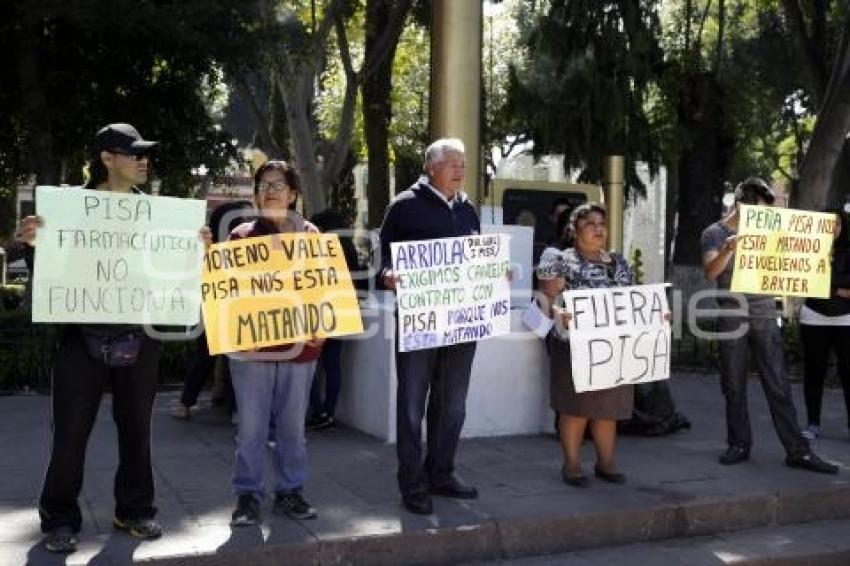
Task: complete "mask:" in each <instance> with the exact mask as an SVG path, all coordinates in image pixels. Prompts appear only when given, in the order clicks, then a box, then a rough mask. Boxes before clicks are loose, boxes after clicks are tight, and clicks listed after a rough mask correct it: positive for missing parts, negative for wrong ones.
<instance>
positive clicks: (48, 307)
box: [32, 187, 206, 325]
mask: <svg viewBox="0 0 850 566" xmlns="http://www.w3.org/2000/svg"><path fill="white" fill-rule="evenodd" d="M205 206H206V205H205V203H204V201H201V200H190V199H179V198H171V197H154V196H148V195H137V194H126V193H114V192H106V191H93V190H87V189H80V188H68V187H38V188H36V214H38V215H39V216H40V217H42V219H43V220H44V225H43V226H42V227H41V228H39V230H38V236H37V237H36V241H35V248H36V252H35V268H34V278H33V304H32V320H33V322H66V323H105V324H166V325H168V324H172V325H193V324H196V323H197V322H198V318H199V312H200V310H199V309H200V278H201V259H202V257H203V254H204V249H203V243H202V242H201V241H200V239H199V237H198V232H199V230H200V229H201V227H202V226H203V225H204V221H205V218H204V217H205Z"/></svg>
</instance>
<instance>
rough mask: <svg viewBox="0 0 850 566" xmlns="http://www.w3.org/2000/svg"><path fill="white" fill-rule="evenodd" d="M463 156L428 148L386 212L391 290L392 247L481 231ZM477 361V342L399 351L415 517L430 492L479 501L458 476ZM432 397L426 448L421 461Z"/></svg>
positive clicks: (401, 450) (401, 462) (399, 430)
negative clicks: (418, 172) (466, 188)
mask: <svg viewBox="0 0 850 566" xmlns="http://www.w3.org/2000/svg"><path fill="white" fill-rule="evenodd" d="M464 153H465V152H464V147H463V143H462V142H461V141H460V140H457V139H440V140H437V141H435V142H434V143H433V144H431V145H430V146H429V147H428V149H427V150H426V151H425V164H424V171H425V174H424V175H422V176H421V177H420V178H419V180H418V181H417V182H416V183H415V184H414V185H413V186H412V187H410V188H409V189H407V190H406V191H404V192H402V193H401V194H399V195H398V196H397V197H396V198H395V199H394V200H393V201H392V202H391V203H390V206H389V208H387V213H386V216H385V217H384V223H383V226H381V251H382V254H383V255H382V260H383V266H384V269H383V272H382V278H383V282H384V285H385V286H386V287H387V288H388V289H392V290H395V284H396V280H397V279H396V277H395V276H394V274H393V272H392V269H391V265H392V264H391V258H390V244H391V243H393V242H404V241H410V240H428V239H433V238H449V237H456V236H469V235H472V234H477V233H478V232H479V230H480V224H479V221H478V216H477V214H476V212H475V208H474V207H473V205H472V203H470V202H469V200H468V199H467V198H466V195H465V194H464V193H463V192H462V191H461V188H462V186H463V182H464V177H465V172H466V159H465V157H464ZM474 356H475V343H474V342H472V343H464V344H453V345H451V346H442V347H438V348H430V349H425V350H416V351H412V352H398V353H397V354H396V372H397V374H398V397H397V411H396V421H397V424H396V442H397V451H398V485H399V489H400V490H401V495H402V502H403V504H404V507H405V508H406V509H407V510H408V511H411V512H412V513H418V514H421V515H427V514H430V513H431V512H432V509H433V504H432V502H431V497H430V495H442V496H445V497H454V498H460V499H474V498H476V497H478V492H477V491H476V490H475V488H474V487H472V486H468V485H465V484H463V483H462V482H461V481H460V480H459V479H458V478H457V477H456V476H455V475H454V459H455V452H456V451H457V444H458V439H459V437H460V430H461V428H463V421H464V418H465V416H466V394H467V390H468V389H469V374H470V371H471V369H472V359H473V357H474ZM429 391H430V395H429ZM426 399H427V400H428V403H427V425H428V448H427V455H426V456H425V459H424V461H423V459H422V417H423V415H424V414H425V413H426Z"/></svg>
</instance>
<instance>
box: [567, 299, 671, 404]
mask: <svg viewBox="0 0 850 566" xmlns="http://www.w3.org/2000/svg"><path fill="white" fill-rule="evenodd" d="M666 286H667V285H666V284H658V285H635V286H631V287H606V288H603V289H580V290H575V291H564V305H565V308H566V310H567V311H569V312H570V313H572V320H571V321H570V323H569V334H570V358H571V360H572V370H573V384H574V385H575V389H576V391H577V392H578V393H581V392H583V391H597V390H600V389H610V388H612V387H617V386H620V385H628V384H634V383H645V382H648V381H659V380H662V379H667V378H668V377H670V346H671V341H670V324H669V323H668V322H667V321H666V320H665V319H664V315H665V313H667V312H669V308H668V306H667V294H666V293H665V291H664V288H665V287H666Z"/></svg>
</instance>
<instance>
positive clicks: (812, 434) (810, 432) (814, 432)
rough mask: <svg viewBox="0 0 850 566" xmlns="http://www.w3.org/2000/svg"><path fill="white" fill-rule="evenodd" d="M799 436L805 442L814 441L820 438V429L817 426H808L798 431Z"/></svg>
mask: <svg viewBox="0 0 850 566" xmlns="http://www.w3.org/2000/svg"><path fill="white" fill-rule="evenodd" d="M800 434H801V435H803V438H805V439H806V440H814V439H816V438H817V437H819V436H820V427H819V426H818V425H813V424H810V425H809V426H807V427H806V428H804V429H803V430H802V431H800Z"/></svg>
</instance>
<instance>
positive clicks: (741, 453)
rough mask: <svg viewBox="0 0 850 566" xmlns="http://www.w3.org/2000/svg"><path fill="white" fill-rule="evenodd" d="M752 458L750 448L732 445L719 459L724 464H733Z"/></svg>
mask: <svg viewBox="0 0 850 566" xmlns="http://www.w3.org/2000/svg"><path fill="white" fill-rule="evenodd" d="M749 459H750V449H749V448H746V447H744V446H734V445H733V446H730V447H729V448H727V449H726V452H724V453H723V454H721V455H720V458H719V459H718V460H719V461H720V463H721V464H723V465H724V466H731V465H732V464H738V463H740V462H743V461H745V460H749Z"/></svg>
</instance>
